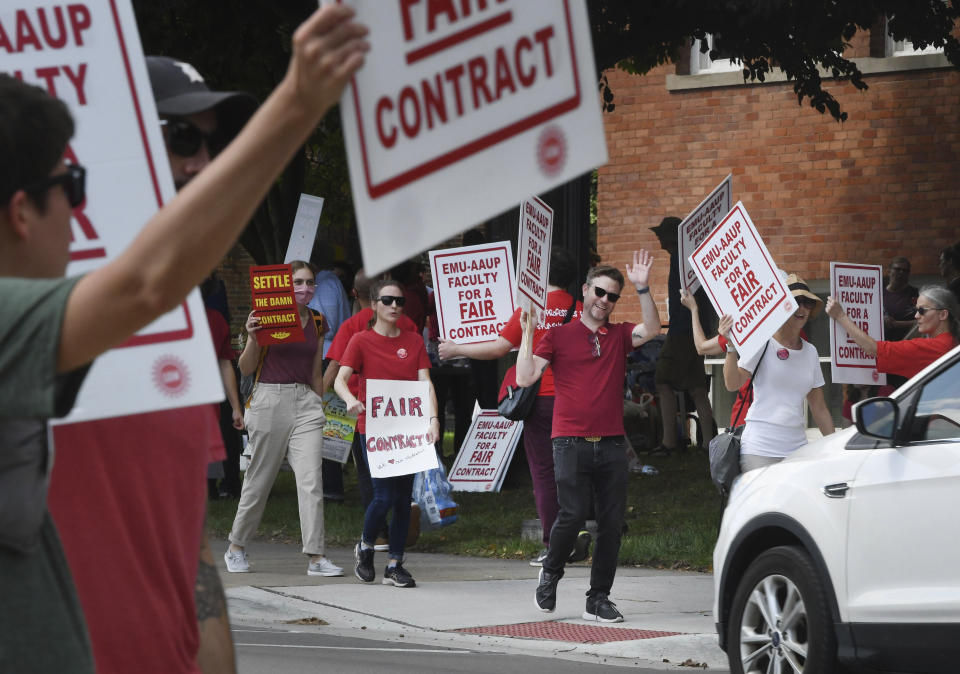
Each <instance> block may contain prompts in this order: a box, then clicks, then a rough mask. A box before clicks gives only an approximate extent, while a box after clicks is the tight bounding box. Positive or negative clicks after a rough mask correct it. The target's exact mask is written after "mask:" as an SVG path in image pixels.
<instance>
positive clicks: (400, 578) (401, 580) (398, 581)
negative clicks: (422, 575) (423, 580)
mask: <svg viewBox="0 0 960 674" xmlns="http://www.w3.org/2000/svg"><path fill="white" fill-rule="evenodd" d="M383 584H384V585H395V586H396V587H416V586H417V581H415V580H414V579H413V576H411V575H410V574H409V573H407V570H406V569H405V568H403V565H402V564H397V565H396V566H388V567H387V568H386V569H385V570H384V572H383Z"/></svg>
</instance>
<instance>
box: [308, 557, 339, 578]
mask: <svg viewBox="0 0 960 674" xmlns="http://www.w3.org/2000/svg"><path fill="white" fill-rule="evenodd" d="M307 575H308V576H342V575H343V569H341V568H340V567H339V566H337V565H336V564H334V563H333V562H331V561H330V560H329V559H327V558H326V557H321V558H320V559H318V560H317V561H315V562H310V564H308V565H307Z"/></svg>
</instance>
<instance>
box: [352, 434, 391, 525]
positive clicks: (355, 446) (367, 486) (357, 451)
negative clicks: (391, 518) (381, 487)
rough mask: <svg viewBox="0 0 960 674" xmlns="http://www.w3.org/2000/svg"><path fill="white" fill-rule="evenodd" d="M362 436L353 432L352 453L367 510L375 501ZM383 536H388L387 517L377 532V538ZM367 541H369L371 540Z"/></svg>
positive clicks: (363, 503)
mask: <svg viewBox="0 0 960 674" xmlns="http://www.w3.org/2000/svg"><path fill="white" fill-rule="evenodd" d="M362 437H363V436H362V435H360V434H359V433H354V434H353V442H352V443H351V444H350V453H351V454H353V462H354V463H355V464H356V466H357V490H358V491H359V492H360V505H362V506H363V509H364V511H366V509H367V508H368V507H370V502H371V501H373V482H372V481H371V479H370V467H369V466H368V465H367V456H366V454H367V453H366V452H365V451H363V444H362V443H361V442H360V438H362ZM381 536H382V537H383V538H386V537H387V518H386V517H384V518H383V520H382V521H381V522H380V525H379V530H378V532H377V538H379V537H381ZM367 542H368V543H369V542H370V541H367Z"/></svg>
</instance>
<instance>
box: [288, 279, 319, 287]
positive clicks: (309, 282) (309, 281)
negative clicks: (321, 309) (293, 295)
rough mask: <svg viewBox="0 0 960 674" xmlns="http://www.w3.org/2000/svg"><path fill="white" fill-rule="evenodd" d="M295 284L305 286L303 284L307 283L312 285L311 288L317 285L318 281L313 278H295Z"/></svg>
mask: <svg viewBox="0 0 960 674" xmlns="http://www.w3.org/2000/svg"><path fill="white" fill-rule="evenodd" d="M293 285H295V286H303V285H306V286H310V287H311V288H313V287H314V286H316V285H317V282H316V281H314V280H313V279H312V278H311V279H305V278H295V279H293Z"/></svg>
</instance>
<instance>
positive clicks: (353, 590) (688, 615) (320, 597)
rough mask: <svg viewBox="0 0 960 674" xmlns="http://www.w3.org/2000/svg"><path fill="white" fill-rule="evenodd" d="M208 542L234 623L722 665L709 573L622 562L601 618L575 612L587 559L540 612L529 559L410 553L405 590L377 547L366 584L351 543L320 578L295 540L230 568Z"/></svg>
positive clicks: (251, 549) (579, 608) (666, 663)
mask: <svg viewBox="0 0 960 674" xmlns="http://www.w3.org/2000/svg"><path fill="white" fill-rule="evenodd" d="M211 545H212V547H213V551H214V557H215V558H216V559H217V560H218V567H219V569H220V573H221V577H222V578H223V582H224V587H225V589H226V593H227V599H228V603H229V610H230V619H231V622H232V623H233V624H234V625H246V626H253V625H257V626H267V625H272V626H277V627H284V628H286V629H290V628H291V626H290V624H289V623H295V622H297V621H303V622H302V623H301V625H302V627H301V625H298V627H297V629H301V628H310V629H312V628H311V627H309V626H310V625H311V624H313V625H319V626H318V627H316V629H318V630H322V631H323V632H324V633H334V634H343V635H349V636H353V637H370V638H378V639H386V640H401V639H402V640H403V641H405V642H410V643H418V644H425V645H443V646H448V647H453V648H458V647H465V648H474V649H475V648H477V647H478V646H480V647H482V648H483V649H484V650H486V651H491V652H506V653H523V654H528V655H541V656H542V655H553V656H556V657H564V658H569V659H578V660H591V661H597V660H599V661H601V662H610V663H613V664H621V665H643V666H647V667H662V668H664V669H674V668H675V667H677V666H679V665H682V664H684V663H685V666H683V669H684V670H688V669H689V668H690V667H695V668H703V667H704V666H706V667H708V668H710V669H721V670H726V668H727V664H726V656H725V654H724V653H723V652H722V651H721V650H720V649H719V647H718V646H717V637H716V633H715V631H714V626H713V618H712V616H711V605H712V601H713V600H712V587H713V577H712V576H710V575H708V574H700V573H689V572H676V571H660V570H656V569H637V568H626V567H621V568H620V569H618V571H617V578H616V581H615V583H614V586H613V592H612V593H611V599H612V600H613V601H614V602H615V603H616V604H617V608H618V609H620V611H621V612H622V613H623V615H624V622H623V623H618V624H613V625H608V624H602V623H595V622H588V621H585V620H582V619H581V617H580V616H581V613H582V612H583V609H584V602H585V592H586V591H587V589H588V587H589V576H590V568H589V566H587V565H585V564H575V565H570V566H568V567H567V569H566V575H565V576H564V578H563V580H562V581H560V586H559V590H558V593H557V610H556V612H554V613H543V612H541V611H540V610H538V609H537V607H536V605H535V604H534V600H533V593H534V589H535V588H536V585H537V573H538V571H539V569H537V568H534V567H531V566H529V564H528V563H527V562H526V561H520V560H502V559H480V558H475V557H459V556H454V555H436V554H426V553H416V552H411V553H409V554H408V555H407V559H406V561H405V562H404V566H405V567H406V568H407V569H408V570H409V571H410V572H411V573H412V574H413V576H414V578H416V580H417V587H416V588H412V589H405V588H403V589H402V588H395V587H392V586H386V585H383V584H381V582H380V581H381V578H382V573H383V568H382V567H383V566H384V565H385V564H386V553H377V558H376V565H377V579H376V580H375V581H374V582H373V583H369V584H367V583H361V582H359V581H358V580H357V579H356V578H354V576H353V552H352V551H351V550H345V549H340V548H334V549H330V550H328V556H329V557H330V559H331V560H332V561H333V562H334V563H336V564H337V565H338V566H342V567H343V570H344V577H342V578H323V577H316V576H307V575H306V566H307V561H306V557H305V556H304V555H302V554H300V549H299V546H291V545H283V544H276V543H252V544H251V545H250V546H248V548H247V552H248V553H249V556H250V563H251V566H252V568H253V573H227V571H226V568H225V566H224V563H223V552H224V551H225V550H226V546H227V543H226V542H225V541H211ZM311 619H313V620H311ZM317 619H319V620H322V621H325V623H326V624H324V623H322V622H321V623H318V622H317Z"/></svg>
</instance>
